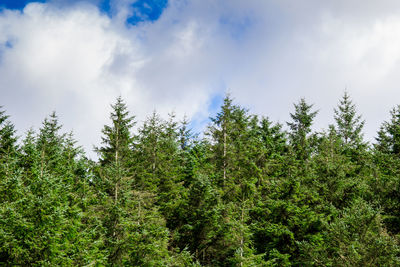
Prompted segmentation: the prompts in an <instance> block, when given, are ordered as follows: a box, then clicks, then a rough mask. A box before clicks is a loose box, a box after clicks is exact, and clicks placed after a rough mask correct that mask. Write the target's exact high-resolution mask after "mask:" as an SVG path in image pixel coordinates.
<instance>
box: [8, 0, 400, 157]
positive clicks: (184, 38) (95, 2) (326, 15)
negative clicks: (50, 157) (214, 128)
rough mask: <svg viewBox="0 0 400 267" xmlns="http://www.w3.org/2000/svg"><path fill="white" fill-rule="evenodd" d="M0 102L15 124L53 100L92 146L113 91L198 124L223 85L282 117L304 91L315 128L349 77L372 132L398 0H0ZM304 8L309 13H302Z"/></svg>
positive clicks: (390, 66)
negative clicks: (311, 106) (313, 112)
mask: <svg viewBox="0 0 400 267" xmlns="http://www.w3.org/2000/svg"><path fill="white" fill-rule="evenodd" d="M0 9H1V11H0V106H4V108H5V109H6V110H7V113H8V114H10V115H11V117H12V120H13V121H14V122H15V124H16V127H17V129H18V130H19V134H20V135H23V133H24V132H25V131H26V130H27V129H28V128H30V127H32V126H33V127H35V128H37V127H39V126H40V124H41V121H42V120H43V119H44V117H45V116H47V115H48V114H50V113H51V111H53V110H56V111H57V113H58V114H59V116H60V121H61V122H62V123H63V124H64V128H65V131H70V130H73V131H74V133H75V136H76V138H77V139H78V140H79V141H80V144H81V145H83V146H84V147H85V149H86V150H87V151H88V152H90V151H91V148H92V146H93V145H98V143H99V142H100V130H101V128H102V127H103V125H104V124H107V123H109V122H108V113H109V111H110V108H109V105H110V104H111V103H112V102H113V101H114V99H115V98H116V97H117V96H119V95H122V97H123V98H124V99H126V102H127V104H128V106H129V107H130V110H131V112H132V114H133V115H135V116H136V118H137V120H138V122H139V123H138V125H140V122H142V121H143V120H144V119H145V118H146V116H148V115H149V114H151V112H152V111H153V110H154V109H156V110H157V111H158V112H159V113H160V114H161V115H162V116H164V117H166V116H167V114H168V113H170V112H171V111H173V112H175V113H176V115H177V117H178V118H182V117H183V116H184V115H186V116H188V117H189V118H191V119H192V121H193V123H192V126H193V127H194V128H195V130H196V131H199V130H201V129H203V128H204V127H205V125H206V124H207V122H208V118H209V117H210V116H214V115H215V113H216V112H217V111H218V107H219V105H220V104H221V103H222V98H223V96H224V94H225V93H226V92H230V93H231V95H232V96H233V97H234V98H235V100H236V101H237V102H238V103H240V104H241V105H243V106H244V107H246V108H248V109H250V111H251V112H252V113H256V114H260V115H265V116H268V117H270V119H271V120H273V121H277V122H280V123H282V124H285V122H286V121H287V120H290V116H289V113H290V112H292V109H293V103H294V102H297V101H298V100H299V99H300V98H301V97H305V98H306V100H307V101H308V102H309V103H315V108H316V109H318V110H319V113H318V116H317V117H316V120H315V128H316V129H318V130H321V129H326V128H327V127H328V125H329V124H331V123H333V108H334V107H335V106H336V105H337V102H338V100H339V98H340V97H341V95H342V94H343V92H344V89H345V88H347V90H348V91H349V93H350V95H351V96H352V98H353V99H354V101H355V103H356V104H357V107H358V110H359V112H360V113H361V114H362V115H363V118H364V119H366V121H367V124H366V126H365V135H366V137H367V139H368V140H373V137H374V136H375V134H376V130H377V129H378V128H379V126H380V124H381V123H382V121H384V120H385V119H388V117H389V110H390V109H391V108H392V107H393V106H395V105H396V104H399V103H398V99H400V91H399V90H398V84H399V78H398V77H400V2H399V1H397V0H382V1H379V2H378V1H375V0H363V1H361V0H335V1H320V0H305V1H292V0H280V1H275V0H263V1H260V0H229V1H228V0H199V1H197V0H168V1H167V0H137V1H135V0H132V1H130V0H111V1H110V2H109V1H103V0H87V1H70V0H48V1H19V0H0ZM310 14H312V15H310Z"/></svg>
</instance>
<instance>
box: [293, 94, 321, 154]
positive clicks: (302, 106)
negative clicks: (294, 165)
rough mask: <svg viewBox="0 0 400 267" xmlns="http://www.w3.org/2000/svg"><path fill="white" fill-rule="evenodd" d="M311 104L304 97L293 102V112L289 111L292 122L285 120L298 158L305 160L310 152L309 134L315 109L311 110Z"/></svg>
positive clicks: (315, 112)
mask: <svg viewBox="0 0 400 267" xmlns="http://www.w3.org/2000/svg"><path fill="white" fill-rule="evenodd" d="M312 107H313V105H309V104H307V102H306V101H305V99H304V98H302V99H300V101H299V103H298V104H294V108H295V112H294V114H293V113H290V117H291V118H292V120H293V121H292V122H287V125H288V126H289V128H290V132H289V139H290V143H291V145H292V147H293V148H294V150H295V153H296V154H297V157H298V159H300V160H306V159H307V158H308V157H309V156H310V153H311V145H312V144H311V143H310V138H309V134H310V133H311V126H312V123H313V120H314V118H315V116H316V115H317V113H318V112H317V111H311V109H312Z"/></svg>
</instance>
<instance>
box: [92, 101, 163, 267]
mask: <svg viewBox="0 0 400 267" xmlns="http://www.w3.org/2000/svg"><path fill="white" fill-rule="evenodd" d="M111 107H112V112H111V116H110V117H111V120H112V125H111V126H107V125H106V126H104V129H103V131H102V133H103V137H102V140H103V144H104V146H103V147H100V148H97V149H96V151H98V152H99V155H100V163H101V165H100V166H99V167H98V168H97V173H98V175H99V178H100V181H99V182H98V187H99V188H98V190H100V194H102V193H103V192H104V193H106V194H105V195H103V196H102V199H101V202H100V203H99V204H100V205H101V208H102V210H103V215H102V220H103V226H104V228H105V246H106V247H105V249H106V250H107V251H108V263H109V264H111V265H134V266H143V265H148V266H154V265H166V264H167V263H168V262H169V261H170V254H169V252H168V249H167V246H168V234H169V232H168V230H167V229H166V227H165V221H164V219H163V218H162V216H160V214H159V213H158V210H157V208H156V207H155V206H154V203H155V198H154V194H153V193H152V192H148V191H144V190H143V189H142V188H140V187H139V188H138V187H137V186H136V181H135V179H134V174H133V170H132V169H131V167H130V162H132V160H133V159H132V157H133V154H132V150H131V148H132V147H133V143H132V140H133V136H132V133H131V128H132V127H133V124H134V123H133V117H131V116H129V112H128V110H127V106H126V104H125V103H124V102H123V100H122V98H121V97H119V98H117V101H116V104H114V105H112V106H111ZM135 149H136V148H135ZM135 172H136V170H135ZM135 175H136V174H135ZM99 196H101V195H99Z"/></svg>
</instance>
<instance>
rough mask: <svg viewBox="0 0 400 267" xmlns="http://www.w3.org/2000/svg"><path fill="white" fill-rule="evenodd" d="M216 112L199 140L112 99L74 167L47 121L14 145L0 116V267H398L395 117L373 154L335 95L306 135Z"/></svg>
mask: <svg viewBox="0 0 400 267" xmlns="http://www.w3.org/2000/svg"><path fill="white" fill-rule="evenodd" d="M294 107H295V112H294V113H292V114H290V115H291V118H292V121H291V122H288V123H287V125H288V126H289V127H288V128H289V129H288V132H286V131H285V130H284V129H283V127H282V125H280V124H275V123H273V122H272V121H270V120H269V119H268V118H265V117H258V116H256V115H252V114H250V113H249V111H248V110H246V109H244V108H243V107H241V106H239V105H237V104H235V103H234V101H233V99H232V98H231V97H230V96H227V97H226V98H225V99H224V102H223V105H222V106H221V110H220V112H218V113H217V114H216V116H215V117H214V118H211V121H210V125H209V127H208V128H207V130H206V132H205V134H204V136H202V137H199V136H201V135H197V134H193V133H192V131H191V130H190V127H189V125H190V122H189V121H187V120H186V119H184V120H183V121H182V122H180V123H179V122H178V121H177V120H176V118H175V115H174V114H171V115H170V116H169V118H168V119H167V120H165V119H163V118H162V117H161V116H160V115H158V114H157V113H156V112H154V113H153V114H152V115H151V116H150V117H148V118H147V119H146V120H145V121H144V123H143V124H142V125H140V126H139V127H138V129H137V130H136V129H134V126H135V121H134V116H130V113H129V110H128V107H127V105H126V104H125V102H124V101H123V100H122V98H121V97H119V98H117V99H116V102H115V104H113V105H111V113H110V119H111V123H110V124H109V125H105V126H104V128H103V130H102V145H101V146H100V147H97V148H96V149H95V151H97V152H98V155H99V159H98V160H97V161H92V160H89V159H87V158H86V156H85V153H84V151H83V150H82V149H81V148H80V147H79V146H77V145H76V143H77V142H76V141H75V140H74V138H73V135H72V133H63V132H62V126H61V125H60V124H59V121H58V118H57V116H56V114H55V113H54V112H53V113H52V114H51V115H50V116H49V117H47V118H45V120H44V122H43V124H42V126H41V128H40V129H39V131H38V132H37V133H36V132H34V131H33V130H30V131H28V132H27V134H26V135H25V137H24V138H23V139H22V142H21V143H18V138H17V136H16V131H15V129H14V126H13V124H12V123H11V121H10V120H9V117H8V116H7V115H6V113H5V111H0V265H5V266H12V265H20V266H311V265H316V266H398V265H400V262H399V261H400V250H399V233H400V227H399V225H400V195H399V192H400V178H399V177H400V157H399V153H400V152H399V151H400V145H399V144H400V131H399V125H400V115H399V114H400V106H399V107H396V108H394V109H393V110H392V111H391V116H392V117H391V120H390V121H388V122H384V123H383V124H382V127H381V130H380V131H379V133H378V138H377V144H375V146H374V147H373V148H372V147H369V146H368V143H365V142H364V141H363V139H362V128H363V125H364V121H362V120H361V117H360V116H359V115H357V114H356V110H355V105H354V104H353V103H352V101H351V100H350V98H349V96H348V94H347V93H345V94H344V96H343V98H342V100H341V101H340V102H339V105H338V107H337V109H335V115H334V119H335V122H336V125H335V126H330V127H329V129H328V130H327V131H324V132H321V133H318V134H315V133H313V131H312V123H313V120H314V118H315V116H316V114H317V112H315V111H312V107H313V106H312V105H309V104H307V103H306V101H305V100H304V99H301V100H300V102H299V103H298V104H295V105H294Z"/></svg>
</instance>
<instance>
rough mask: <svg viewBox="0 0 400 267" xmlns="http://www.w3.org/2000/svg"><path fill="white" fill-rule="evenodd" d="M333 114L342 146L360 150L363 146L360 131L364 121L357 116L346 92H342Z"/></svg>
mask: <svg viewBox="0 0 400 267" xmlns="http://www.w3.org/2000/svg"><path fill="white" fill-rule="evenodd" d="M334 112H335V116H334V118H335V122H336V127H337V132H338V136H339V137H340V138H341V139H342V140H343V143H344V145H348V146H350V147H351V148H355V149H360V146H361V145H363V136H362V129H363V127H364V124H365V121H363V120H361V116H359V115H357V112H356V106H355V105H354V104H353V101H352V100H351V99H350V96H349V94H348V93H347V92H344V95H343V97H342V99H341V100H340V102H339V105H338V107H337V109H335V110H334Z"/></svg>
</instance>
